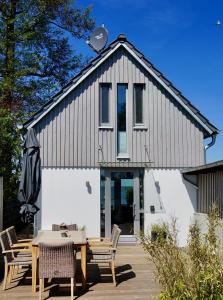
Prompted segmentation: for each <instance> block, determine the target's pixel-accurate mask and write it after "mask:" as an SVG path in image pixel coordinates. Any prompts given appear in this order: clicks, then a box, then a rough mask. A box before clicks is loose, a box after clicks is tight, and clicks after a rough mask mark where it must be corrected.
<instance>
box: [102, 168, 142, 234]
mask: <svg viewBox="0 0 223 300" xmlns="http://www.w3.org/2000/svg"><path fill="white" fill-rule="evenodd" d="M114 172H132V173H133V220H134V221H133V222H134V224H133V225H134V235H136V234H138V233H139V231H140V199H139V198H140V197H139V169H137V168H109V169H104V174H105V236H106V237H110V236H111V229H112V228H111V173H114ZM130 236H132V235H130Z"/></svg>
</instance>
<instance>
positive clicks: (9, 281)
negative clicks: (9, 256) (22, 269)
mask: <svg viewBox="0 0 223 300" xmlns="http://www.w3.org/2000/svg"><path fill="white" fill-rule="evenodd" d="M13 268H14V266H10V267H9V275H8V284H10V283H11V281H12V274H13Z"/></svg>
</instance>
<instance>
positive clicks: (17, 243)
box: [6, 226, 32, 248]
mask: <svg viewBox="0 0 223 300" xmlns="http://www.w3.org/2000/svg"><path fill="white" fill-rule="evenodd" d="M6 232H7V235H8V239H9V243H10V246H11V247H12V248H16V247H19V248H22V247H30V243H31V241H32V239H23V240H18V237H17V234H16V231H15V227H14V226H11V227H9V228H7V229H6Z"/></svg>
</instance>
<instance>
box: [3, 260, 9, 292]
mask: <svg viewBox="0 0 223 300" xmlns="http://www.w3.org/2000/svg"><path fill="white" fill-rule="evenodd" d="M8 270H9V267H8V265H7V264H5V275H4V282H3V286H2V289H3V291H4V290H5V289H6V285H7V277H8Z"/></svg>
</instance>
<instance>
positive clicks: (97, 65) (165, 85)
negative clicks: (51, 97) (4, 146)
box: [28, 43, 213, 134]
mask: <svg viewBox="0 0 223 300" xmlns="http://www.w3.org/2000/svg"><path fill="white" fill-rule="evenodd" d="M120 46H123V47H124V48H125V49H126V50H127V51H128V52H129V53H130V54H131V55H132V56H133V57H134V58H135V59H136V60H137V61H138V62H139V63H140V64H141V65H142V66H143V67H144V68H145V69H146V70H147V71H148V72H149V73H150V74H151V75H152V76H153V77H154V78H155V79H156V80H157V81H158V82H159V83H160V84H161V85H162V86H163V87H164V88H165V89H166V90H167V91H168V92H169V93H170V94H171V96H173V97H174V98H175V99H176V100H177V101H178V102H179V103H180V105H182V106H183V107H184V109H185V110H186V111H187V112H188V113H189V114H190V115H191V116H192V117H193V118H194V119H195V120H196V121H197V122H198V123H199V124H200V125H201V126H202V127H203V128H205V130H207V132H208V133H210V134H212V133H213V131H212V130H211V129H210V128H209V127H208V126H207V125H206V124H205V123H204V122H203V121H202V120H201V119H200V118H199V117H198V116H197V115H196V114H195V113H194V112H193V111H191V109H190V108H189V107H188V106H187V105H186V104H185V103H184V102H183V101H182V100H181V99H180V97H178V96H177V95H176V94H175V93H174V91H172V89H171V88H170V87H169V86H168V85H167V84H166V83H165V82H164V81H162V79H160V78H159V77H158V76H157V75H156V73H155V72H153V70H152V69H151V68H149V67H148V66H147V65H146V64H145V63H144V62H143V61H142V60H141V59H140V58H139V57H138V56H137V55H136V54H135V52H134V51H132V50H131V49H130V48H129V47H128V46H127V45H126V44H124V43H118V44H117V45H116V46H115V47H114V48H113V49H112V50H111V51H109V52H108V53H107V54H106V55H105V56H104V57H103V58H102V59H100V60H99V62H98V63H97V64H96V65H94V66H92V67H91V68H90V69H89V70H88V72H86V73H85V74H84V75H82V76H81V77H80V79H79V80H78V81H77V82H75V83H74V84H73V85H72V86H71V87H70V88H69V89H68V90H67V91H66V92H64V93H63V94H62V95H61V96H60V97H59V98H58V99H57V101H55V102H54V103H53V104H52V105H51V106H50V107H49V108H48V109H47V110H46V111H45V112H43V113H42V114H41V115H40V116H39V117H38V118H37V119H36V120H33V122H31V123H30V124H29V126H28V128H31V127H33V126H34V125H35V124H36V123H38V122H39V121H40V120H41V119H42V118H43V117H44V116H45V115H46V114H48V112H49V111H50V110H51V109H53V108H54V107H55V106H56V105H57V104H58V103H59V102H61V101H62V100H63V98H64V97H66V96H67V95H68V94H69V93H70V92H71V91H72V90H73V89H75V88H76V87H77V86H78V85H79V84H80V83H81V82H82V81H83V80H84V79H85V78H87V77H88V76H89V75H90V74H91V73H92V72H93V71H94V70H95V69H97V68H98V67H99V66H100V65H101V64H102V63H103V62H104V61H105V60H106V59H107V58H108V57H109V56H110V55H112V54H113V53H114V52H115V51H116V50H117V49H118V48H119V47H120Z"/></svg>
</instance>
